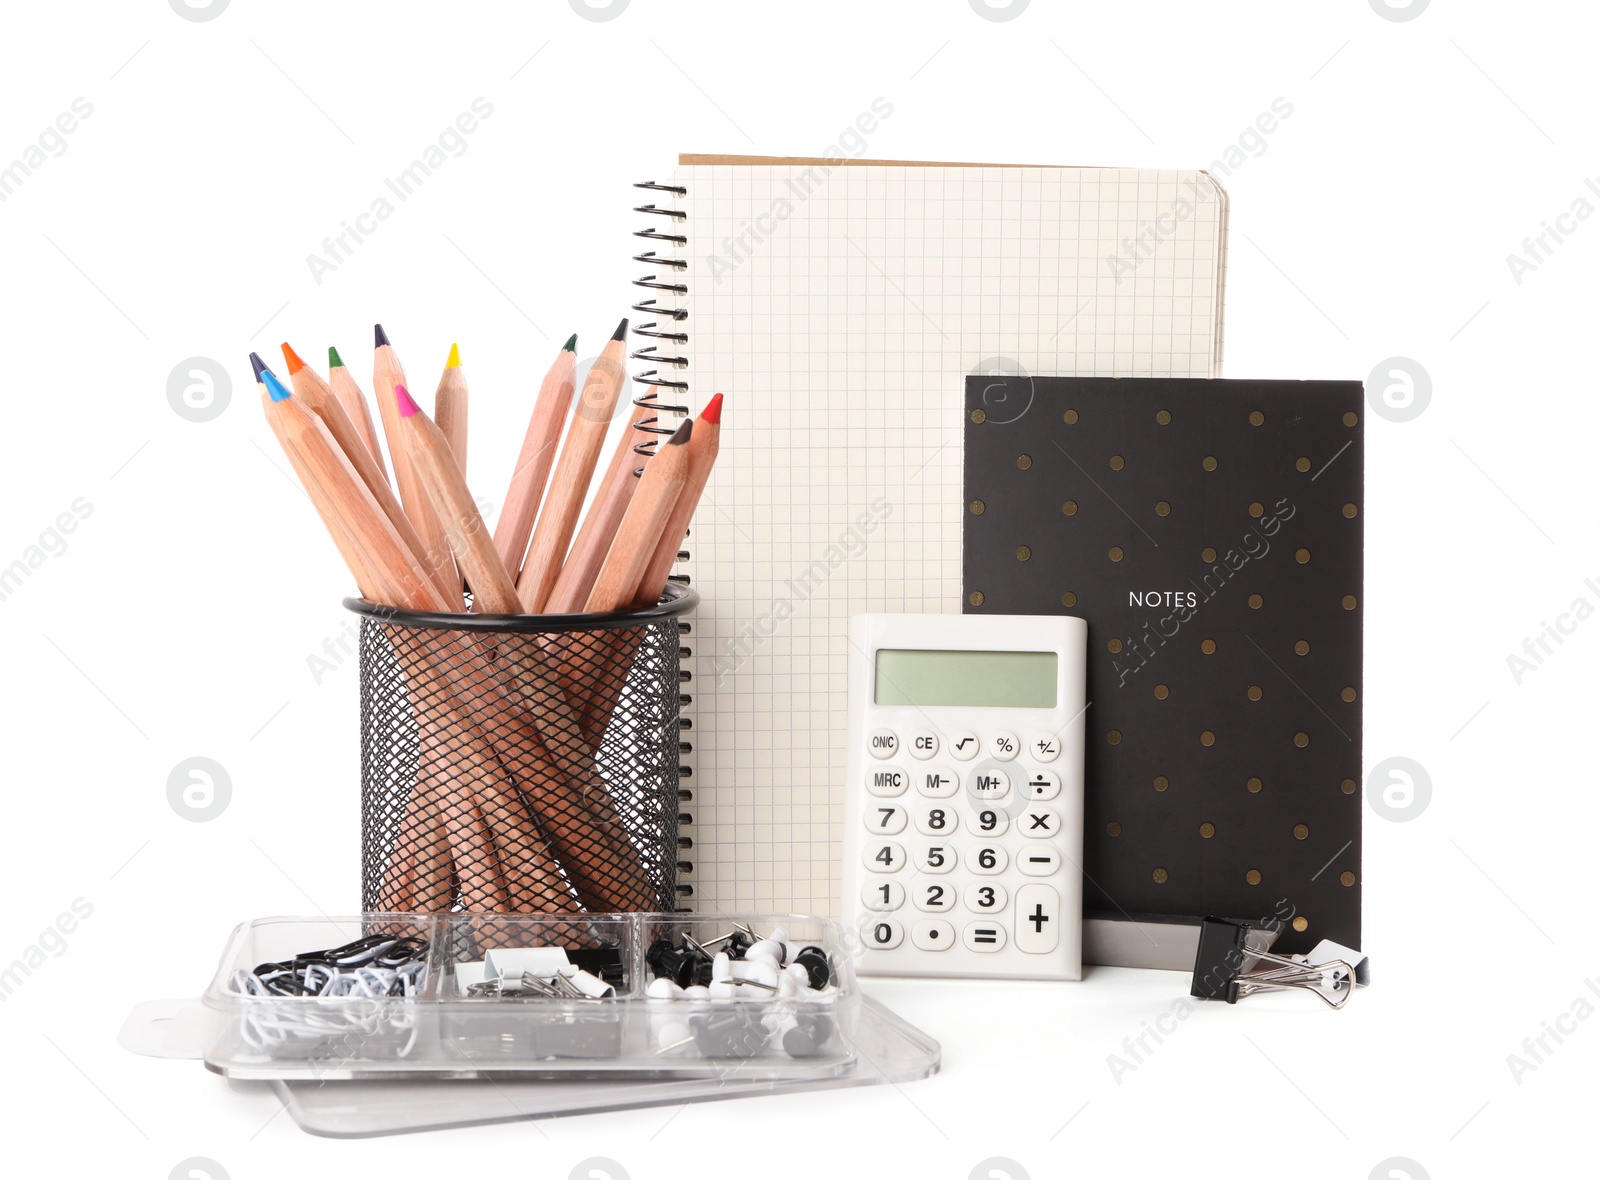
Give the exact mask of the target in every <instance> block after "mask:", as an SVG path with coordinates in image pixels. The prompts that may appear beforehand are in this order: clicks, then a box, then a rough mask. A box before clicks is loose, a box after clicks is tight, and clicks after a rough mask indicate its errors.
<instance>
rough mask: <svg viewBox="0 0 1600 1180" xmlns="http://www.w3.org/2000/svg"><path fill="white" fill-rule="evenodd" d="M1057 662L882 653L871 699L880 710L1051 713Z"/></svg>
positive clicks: (1035, 654) (1009, 655)
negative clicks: (912, 707) (968, 708)
mask: <svg viewBox="0 0 1600 1180" xmlns="http://www.w3.org/2000/svg"><path fill="white" fill-rule="evenodd" d="M1058 659H1059V657H1058V656H1057V655H1056V653H1055V652H1053V651H928V650H921V649H900V648H880V649H879V650H878V661H877V675H876V676H875V677H874V678H873V679H874V681H875V684H874V688H873V700H874V701H875V702H876V703H877V704H880V705H957V706H971V707H975V708H990V709H1007V708H1010V709H1053V708H1055V707H1056V679H1057V675H1056V674H1057V668H1056V665H1057V662H1058Z"/></svg>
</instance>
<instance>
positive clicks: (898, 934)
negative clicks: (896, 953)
mask: <svg viewBox="0 0 1600 1180" xmlns="http://www.w3.org/2000/svg"><path fill="white" fill-rule="evenodd" d="M905 937H906V932H905V928H904V927H903V926H901V925H900V923H899V922H896V921H895V920H894V919H893V918H870V917H869V918H863V919H861V941H862V942H864V943H866V944H867V946H868V947H873V948H876V949H878V950H880V951H892V950H894V948H895V947H897V946H899V945H900V944H901V943H902V942H904V941H905Z"/></svg>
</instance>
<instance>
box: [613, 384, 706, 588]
mask: <svg viewBox="0 0 1600 1180" xmlns="http://www.w3.org/2000/svg"><path fill="white" fill-rule="evenodd" d="M721 438H722V395H721V394H720V393H719V394H716V395H715V396H714V397H712V399H711V400H710V401H709V402H707V403H706V408H705V409H704V410H702V411H700V417H699V418H698V419H696V420H695V426H694V437H693V438H691V439H690V440H689V475H688V478H687V479H686V480H685V481H684V488H683V493H682V495H680V496H679V497H678V502H677V504H675V505H673V508H672V515H671V516H669V517H667V523H666V526H665V527H664V528H663V529H662V530H661V540H660V541H659V542H657V544H656V551H655V555H654V556H653V557H651V558H650V561H649V563H648V564H646V566H645V567H644V575H643V577H641V578H640V579H639V585H638V587H637V590H636V592H635V594H634V597H633V604H632V605H633V606H634V608H635V609H638V610H643V609H644V608H645V607H650V606H654V605H655V604H656V603H657V602H658V601H660V599H661V592H662V591H663V590H665V589H666V587H667V576H668V575H669V574H671V573H672V566H673V563H674V562H675V561H677V559H678V549H679V547H680V546H681V545H682V544H683V538H684V537H685V536H686V535H687V534H688V531H689V520H690V518H691V517H692V516H694V510H695V508H696V507H697V506H698V505H699V503H700V497H701V495H702V494H703V493H704V492H705V490H706V481H707V480H708V479H710V478H711V467H712V464H714V463H715V462H716V461H717V446H718V443H719V441H720V440H721Z"/></svg>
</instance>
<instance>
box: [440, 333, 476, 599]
mask: <svg viewBox="0 0 1600 1180" xmlns="http://www.w3.org/2000/svg"><path fill="white" fill-rule="evenodd" d="M433 421H434V425H436V426H437V427H438V428H439V433H440V434H442V435H444V437H445V441H447V442H448V443H449V444H450V453H451V454H452V455H454V456H455V460H456V466H457V467H459V468H461V473H462V474H463V475H465V474H466V472H467V375H466V374H465V373H463V372H462V371H461V348H460V346H459V345H456V344H452V345H451V346H450V356H449V357H448V358H447V359H446V360H445V362H444V372H443V373H441V374H440V375H439V388H438V390H437V391H436V392H435V393H434V395H433ZM471 580H472V579H471V578H468V579H467V581H469V582H470V581H471Z"/></svg>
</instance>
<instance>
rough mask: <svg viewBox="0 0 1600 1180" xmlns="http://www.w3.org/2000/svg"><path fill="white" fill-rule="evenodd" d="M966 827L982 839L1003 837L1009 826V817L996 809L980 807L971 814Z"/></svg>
mask: <svg viewBox="0 0 1600 1180" xmlns="http://www.w3.org/2000/svg"><path fill="white" fill-rule="evenodd" d="M967 826H968V827H970V828H971V829H972V830H973V831H974V832H976V833H977V834H978V835H979V836H982V837H990V836H1003V835H1005V834H1006V829H1007V828H1009V827H1010V826H1011V817H1010V816H1008V815H1007V814H1006V813H1005V812H1004V811H1002V810H1001V809H1000V808H998V807H982V808H979V809H978V810H977V811H974V812H973V813H972V819H971V820H970V821H969V822H968V825H967Z"/></svg>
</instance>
